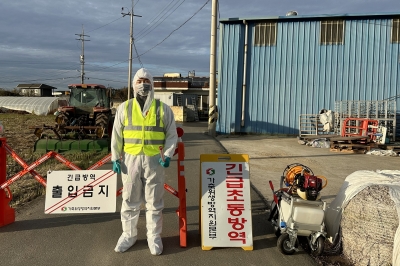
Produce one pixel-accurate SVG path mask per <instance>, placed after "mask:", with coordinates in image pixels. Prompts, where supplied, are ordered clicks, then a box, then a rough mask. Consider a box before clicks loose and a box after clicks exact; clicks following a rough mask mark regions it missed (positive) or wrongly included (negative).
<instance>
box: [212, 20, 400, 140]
mask: <svg viewBox="0 0 400 266" xmlns="http://www.w3.org/2000/svg"><path fill="white" fill-rule="evenodd" d="M399 44H400V13H393V14H341V15H315V16H279V17H268V18H251V19H247V18H230V19H223V20H220V29H219V51H218V52H219V56H218V99H217V105H218V112H219V113H218V121H217V133H219V134H235V133H249V134H264V133H281V134H298V132H299V116H300V114H318V113H319V111H320V110H321V109H323V108H324V109H330V110H333V111H334V108H335V107H334V105H335V102H336V101H348V100H354V101H362V100H365V101H378V100H385V99H388V98H390V97H393V96H395V95H399V94H400V90H399V89H398V84H399V79H400V66H399V64H400V53H399V52H400V45H399ZM396 103H397V106H400V98H397V102H396ZM397 125H400V121H398V122H397Z"/></svg>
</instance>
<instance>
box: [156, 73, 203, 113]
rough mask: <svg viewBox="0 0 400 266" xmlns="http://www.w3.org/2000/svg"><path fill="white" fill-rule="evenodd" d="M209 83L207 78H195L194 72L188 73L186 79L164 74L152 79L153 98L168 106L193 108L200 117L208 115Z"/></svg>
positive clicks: (178, 74)
mask: <svg viewBox="0 0 400 266" xmlns="http://www.w3.org/2000/svg"><path fill="white" fill-rule="evenodd" d="M209 81H210V78H209V77H196V76H195V75H194V71H193V72H190V71H189V74H188V77H182V75H181V74H180V73H166V74H164V76H163V77H154V97H155V98H156V99H160V100H161V101H163V102H164V103H166V104H168V105H169V106H185V107H191V108H194V109H196V110H197V111H198V112H199V115H200V117H201V116H203V114H204V115H206V114H207V113H208V102H209Z"/></svg>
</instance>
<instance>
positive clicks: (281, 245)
mask: <svg viewBox="0 0 400 266" xmlns="http://www.w3.org/2000/svg"><path fill="white" fill-rule="evenodd" d="M289 244H290V238H289V234H288V233H283V234H281V236H280V237H279V238H278V241H277V246H278V249H279V251H280V252H281V253H282V254H285V255H292V254H293V253H295V252H296V250H295V249H294V248H293V249H291V248H289Z"/></svg>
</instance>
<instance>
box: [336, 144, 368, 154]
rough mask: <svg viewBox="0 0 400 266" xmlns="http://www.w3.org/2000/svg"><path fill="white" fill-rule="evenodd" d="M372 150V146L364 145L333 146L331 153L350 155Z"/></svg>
mask: <svg viewBox="0 0 400 266" xmlns="http://www.w3.org/2000/svg"><path fill="white" fill-rule="evenodd" d="M370 150H371V146H369V145H364V144H347V143H344V144H332V143H331V147H330V151H334V152H348V153H366V152H367V151H370Z"/></svg>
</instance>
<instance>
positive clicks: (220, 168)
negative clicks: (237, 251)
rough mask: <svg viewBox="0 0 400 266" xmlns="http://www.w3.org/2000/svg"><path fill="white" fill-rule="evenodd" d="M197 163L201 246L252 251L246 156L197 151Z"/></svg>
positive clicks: (247, 160) (248, 177)
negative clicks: (200, 152) (198, 168)
mask: <svg viewBox="0 0 400 266" xmlns="http://www.w3.org/2000/svg"><path fill="white" fill-rule="evenodd" d="M200 163H201V167H200V172H201V175H200V178H201V180H200V181H201V185H200V228H201V240H202V249H203V250H210V249H212V248H213V247H242V248H243V249H244V250H253V233H252V220H251V198H250V173H249V172H250V171H249V156H248V155H247V154H201V155H200Z"/></svg>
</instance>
